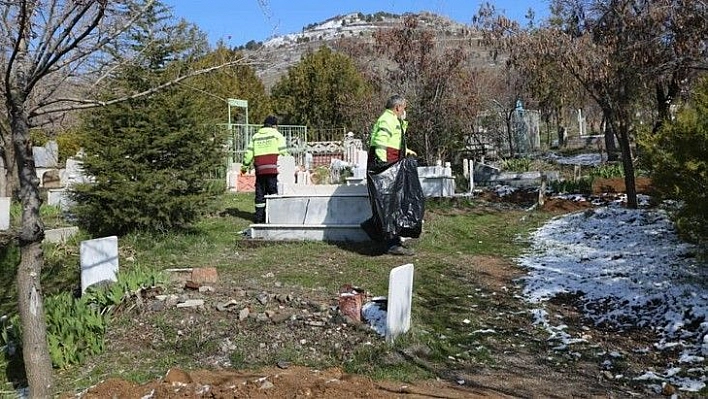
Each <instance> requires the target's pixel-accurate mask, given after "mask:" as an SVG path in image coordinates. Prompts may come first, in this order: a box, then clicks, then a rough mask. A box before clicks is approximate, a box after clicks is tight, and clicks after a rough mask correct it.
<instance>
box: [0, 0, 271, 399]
mask: <svg viewBox="0 0 708 399" xmlns="http://www.w3.org/2000/svg"><path fill="white" fill-rule="evenodd" d="M259 3H260V4H261V5H265V4H266V2H265V1H264V0H259ZM1 4H2V11H1V12H0V46H2V50H3V51H2V53H0V65H1V66H2V74H1V75H0V92H1V93H2V96H3V99H4V104H3V105H4V107H3V108H2V112H3V115H2V116H3V117H4V118H2V120H3V121H2V123H0V133H2V144H3V154H2V155H3V157H4V159H5V161H6V162H5V165H6V167H8V168H9V169H10V175H11V176H12V175H16V176H17V179H18V181H17V183H18V184H17V188H18V191H17V195H18V197H19V200H20V201H21V203H22V222H21V229H20V231H19V245H20V255H21V260H20V265H19V269H18V272H17V291H18V302H19V312H20V318H21V323H22V332H23V334H22V347H23V357H24V363H25V367H26V371H27V379H28V383H29V386H30V396H31V397H33V398H45V397H51V396H52V395H53V377H52V363H51V359H50V357H49V351H48V347H47V339H46V324H45V319H44V307H43V301H42V289H41V285H40V275H41V271H42V268H43V265H44V255H43V253H42V247H41V243H42V239H43V238H44V225H43V223H42V220H41V218H40V213H39V210H40V205H41V199H40V194H39V188H38V187H39V180H38V178H37V176H36V171H35V165H34V160H33V156H32V143H31V141H30V128H31V127H33V126H37V125H39V124H41V123H42V122H43V121H44V120H46V119H45V118H47V117H48V116H51V115H53V114H60V113H63V112H67V111H72V110H77V109H86V108H91V107H97V106H103V105H108V104H112V103H116V102H120V101H125V100H127V99H130V98H136V97H140V96H147V95H150V94H152V93H155V92H157V91H158V90H162V89H165V88H167V87H170V86H172V85H174V84H176V83H178V82H180V81H182V80H184V79H186V78H188V77H190V76H195V75H200V74H204V73H207V72H210V71H212V70H215V69H218V68H221V67H225V66H229V65H236V64H238V63H244V62H245V60H244V59H234V60H229V61H228V62H226V63H222V64H220V65H214V66H210V67H206V68H202V69H199V70H191V71H183V73H181V74H180V75H179V76H177V77H176V78H174V79H172V80H170V81H169V82H166V83H162V84H160V85H158V86H156V87H151V88H148V89H145V90H143V91H141V92H138V93H121V94H120V95H118V96H117V97H116V98H113V99H108V100H103V101H99V100H98V99H97V98H92V97H91V96H89V95H88V94H87V93H90V92H91V91H92V90H91V89H92V88H93V87H95V86H96V85H100V83H101V82H102V81H103V80H104V79H106V78H108V77H110V76H111V73H112V71H115V70H116V69H117V68H120V67H121V65H124V64H126V63H129V62H130V59H131V57H135V56H137V54H131V53H130V51H129V49H126V48H121V46H120V43H121V41H122V38H123V36H124V35H125V34H126V32H127V30H128V29H129V28H130V27H131V26H132V25H133V24H135V23H136V21H137V20H138V19H139V18H140V16H141V15H143V14H144V13H145V11H147V10H148V9H149V8H150V7H154V6H155V5H156V4H158V1H157V0H110V1H109V0H82V1H78V0H75V1H74V0H72V1H69V0H42V1H40V0H13V1H3V2H1Z"/></svg>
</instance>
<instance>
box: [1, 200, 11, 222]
mask: <svg viewBox="0 0 708 399" xmlns="http://www.w3.org/2000/svg"><path fill="white" fill-rule="evenodd" d="M10 200H11V198H10V197H0V230H8V229H9V228H10V202H11V201H10Z"/></svg>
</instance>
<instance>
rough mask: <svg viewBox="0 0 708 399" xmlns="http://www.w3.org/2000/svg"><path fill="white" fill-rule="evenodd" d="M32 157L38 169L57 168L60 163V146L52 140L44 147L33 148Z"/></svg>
mask: <svg viewBox="0 0 708 399" xmlns="http://www.w3.org/2000/svg"><path fill="white" fill-rule="evenodd" d="M32 156H33V159H34V166H35V167H36V168H56V167H57V164H58V163H59V145H57V142H56V141H54V140H50V141H47V143H46V144H45V145H44V146H43V147H32Z"/></svg>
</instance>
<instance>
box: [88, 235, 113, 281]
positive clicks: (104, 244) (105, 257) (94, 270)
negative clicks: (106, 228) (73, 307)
mask: <svg viewBox="0 0 708 399" xmlns="http://www.w3.org/2000/svg"><path fill="white" fill-rule="evenodd" d="M117 275H118V237H116V236H110V237H104V238H97V239H95V240H86V241H81V293H84V292H85V291H86V288H88V287H89V286H91V285H93V284H96V283H100V282H103V281H111V282H114V281H117V280H118V276H117Z"/></svg>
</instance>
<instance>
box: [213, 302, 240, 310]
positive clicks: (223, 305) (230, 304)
mask: <svg viewBox="0 0 708 399" xmlns="http://www.w3.org/2000/svg"><path fill="white" fill-rule="evenodd" d="M237 305H238V302H237V301H236V300H234V299H232V300H230V301H228V302H224V303H219V304H217V305H216V310H218V311H219V312H228V311H229V310H231V309H233V308H234V307H236V306H237Z"/></svg>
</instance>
